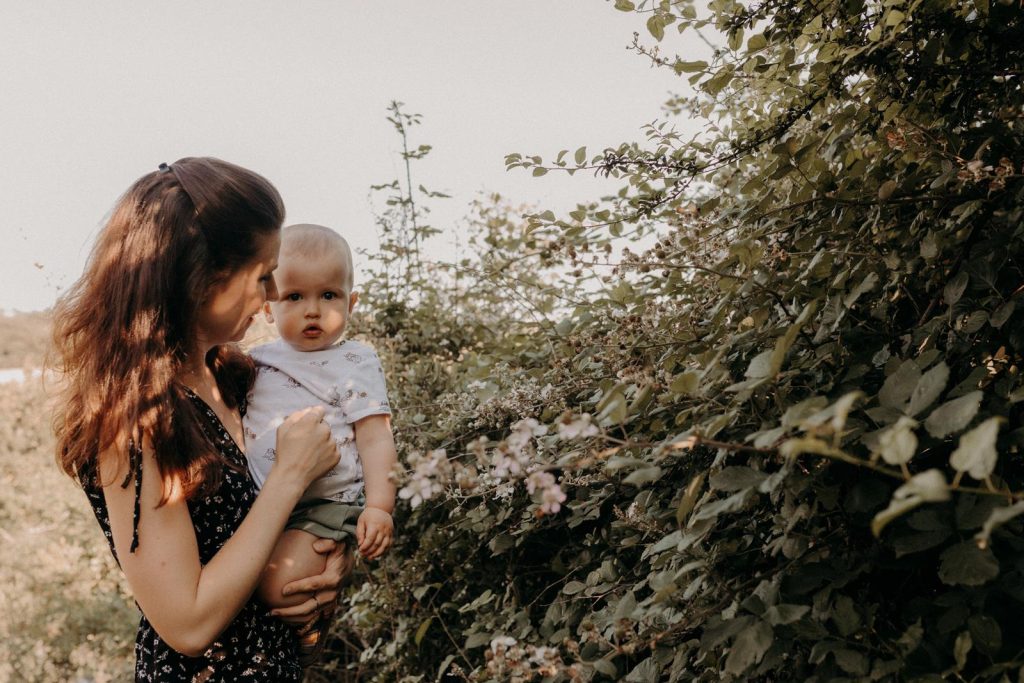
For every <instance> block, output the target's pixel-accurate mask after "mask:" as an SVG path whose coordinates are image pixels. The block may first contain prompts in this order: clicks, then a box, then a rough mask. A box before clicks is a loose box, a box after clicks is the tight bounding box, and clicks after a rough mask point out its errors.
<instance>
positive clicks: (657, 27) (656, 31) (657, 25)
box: [647, 14, 665, 43]
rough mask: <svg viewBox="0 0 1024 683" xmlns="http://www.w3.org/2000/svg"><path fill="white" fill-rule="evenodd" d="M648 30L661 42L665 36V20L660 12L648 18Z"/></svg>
mask: <svg viewBox="0 0 1024 683" xmlns="http://www.w3.org/2000/svg"><path fill="white" fill-rule="evenodd" d="M647 31H648V32H649V33H650V34H651V35H652V36H654V39H655V40H657V41H658V42H659V43H660V42H661V40H662V38H664V37H665V20H664V19H662V18H661V15H659V14H652V15H651V16H650V18H648V19H647Z"/></svg>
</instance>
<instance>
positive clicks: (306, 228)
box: [281, 223, 355, 292]
mask: <svg viewBox="0 0 1024 683" xmlns="http://www.w3.org/2000/svg"><path fill="white" fill-rule="evenodd" d="M281 256H282V258H283V257H285V256H303V257H306V258H310V259H313V258H317V259H320V258H327V259H338V260H339V261H340V263H341V266H342V270H343V271H344V273H345V287H347V288H348V290H349V292H351V291H352V287H353V286H354V284H355V276H354V272H353V271H354V267H353V264H352V249H351V248H350V247H349V246H348V241H347V240H346V239H345V238H344V237H342V236H341V235H339V234H338V233H337V232H335V231H334V230H331V229H330V228H328V227H326V226H323V225H316V224H314V223H297V224H295V225H289V226H288V227H286V228H284V229H283V230H282V231H281Z"/></svg>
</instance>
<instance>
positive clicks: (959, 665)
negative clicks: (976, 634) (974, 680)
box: [953, 631, 974, 671]
mask: <svg viewBox="0 0 1024 683" xmlns="http://www.w3.org/2000/svg"><path fill="white" fill-rule="evenodd" d="M973 644H974V643H973V642H972V641H971V634H970V633H969V632H968V631H964V632H963V633H961V634H960V635H958V636H957V637H956V642H955V643H953V659H955V660H956V670H957V671H962V670H963V668H964V667H965V666H967V654H968V653H969V652H970V651H971V646H972V645H973Z"/></svg>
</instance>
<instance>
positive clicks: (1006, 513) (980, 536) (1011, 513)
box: [974, 500, 1024, 547]
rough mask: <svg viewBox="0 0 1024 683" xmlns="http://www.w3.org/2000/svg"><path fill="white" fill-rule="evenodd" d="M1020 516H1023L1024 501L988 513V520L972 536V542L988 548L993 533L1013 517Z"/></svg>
mask: <svg viewBox="0 0 1024 683" xmlns="http://www.w3.org/2000/svg"><path fill="white" fill-rule="evenodd" d="M1020 515H1024V500H1022V501H1018V502H1016V503H1014V504H1013V505H1006V506H1003V507H998V508H996V509H994V510H993V511H992V512H991V513H989V516H988V519H987V520H985V523H984V524H983V525H982V526H981V531H979V532H978V533H977V534H976V535H975V536H974V540H976V541H977V542H978V545H980V546H981V547H986V546H988V543H989V539H991V538H992V532H993V531H995V530H996V529H997V528H999V527H1001V526H1002V525H1004V524H1006V523H1007V522H1009V521H1010V520H1011V519H1013V518H1014V517H1019V516H1020Z"/></svg>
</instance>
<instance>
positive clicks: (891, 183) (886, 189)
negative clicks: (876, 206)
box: [878, 180, 899, 202]
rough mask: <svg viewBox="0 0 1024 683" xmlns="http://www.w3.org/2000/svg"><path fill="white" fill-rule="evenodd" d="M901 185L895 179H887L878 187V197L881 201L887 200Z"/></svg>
mask: <svg viewBox="0 0 1024 683" xmlns="http://www.w3.org/2000/svg"><path fill="white" fill-rule="evenodd" d="M898 186H899V185H898V184H897V182H896V181H895V180H886V181H885V182H884V183H882V184H881V185H880V186H879V187H878V198H879V199H880V200H881V201H883V202H884V201H886V200H887V199H889V197H891V196H892V193H893V192H895V191H896V188H897V187H898Z"/></svg>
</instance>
